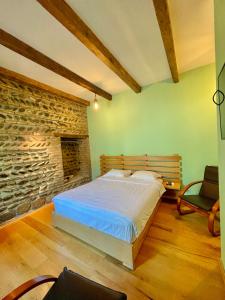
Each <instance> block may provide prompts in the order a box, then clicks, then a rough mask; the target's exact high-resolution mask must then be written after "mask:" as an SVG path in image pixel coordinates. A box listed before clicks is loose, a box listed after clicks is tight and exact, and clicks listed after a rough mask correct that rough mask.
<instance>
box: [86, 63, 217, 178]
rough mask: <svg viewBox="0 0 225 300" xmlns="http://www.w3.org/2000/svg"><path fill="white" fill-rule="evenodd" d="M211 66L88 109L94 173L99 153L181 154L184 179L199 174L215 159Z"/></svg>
mask: <svg viewBox="0 0 225 300" xmlns="http://www.w3.org/2000/svg"><path fill="white" fill-rule="evenodd" d="M214 91H215V67H214V65H208V66H205V67H202V68H199V69H196V70H194V71H190V72H187V73H184V74H183V75H182V76H181V79H180V82H179V83H176V84H174V83H172V82H171V81H164V82H161V83H157V84H152V85H149V86H147V87H145V88H144V89H143V92H142V93H141V94H135V93H134V92H132V91H127V92H123V93H121V94H118V95H116V96H114V97H113V101H112V102H109V101H105V100H101V101H100V109H99V110H98V111H97V112H95V111H93V108H92V107H90V108H89V111H88V122H89V134H90V145H91V159H92V172H93V177H96V176H97V175H99V156H100V155H101V154H121V153H123V154H127V155H129V154H130V155H131V154H133V155H138V154H145V153H148V154H152V155H154V154H156V155H159V154H174V153H179V154H181V155H182V157H183V181H184V183H188V182H190V181H191V180H193V179H200V178H202V176H203V170H204V166H205V165H206V164H217V131H216V107H215V105H214V104H213V103H212V95H213V93H214Z"/></svg>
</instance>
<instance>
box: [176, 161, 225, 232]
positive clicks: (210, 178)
mask: <svg viewBox="0 0 225 300" xmlns="http://www.w3.org/2000/svg"><path fill="white" fill-rule="evenodd" d="M198 183H202V185H201V188H200V192H199V194H198V195H185V193H186V192H187V191H188V190H189V189H190V187H192V186H193V185H195V184H198ZM181 205H184V206H187V207H189V209H187V210H183V209H182V208H181ZM177 210H178V212H179V214H180V215H185V214H190V213H193V212H199V213H200V214H202V215H204V216H206V217H208V229H209V232H211V234H212V235H213V236H218V235H219V234H220V232H219V231H216V230H215V229H214V220H215V217H216V214H217V212H218V211H219V210H220V205H219V184H218V167H216V166H206V168H205V174H204V179H203V180H201V181H194V182H192V183H190V184H188V185H187V186H185V187H184V188H183V190H181V192H180V194H179V197H178V199H177Z"/></svg>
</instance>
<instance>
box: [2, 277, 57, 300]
mask: <svg viewBox="0 0 225 300" xmlns="http://www.w3.org/2000/svg"><path fill="white" fill-rule="evenodd" d="M57 279H58V278H57V277H54V276H51V275H42V276H38V277H35V278H33V279H30V280H28V281H26V282H24V283H23V284H21V285H20V286H18V287H17V288H16V289H15V290H13V291H12V292H11V293H9V294H8V295H7V296H5V297H4V298H3V299H2V300H17V299H19V298H20V297H22V296H23V295H24V294H26V293H27V292H29V291H30V290H32V289H33V288H35V287H37V286H39V285H41V284H43V283H46V282H51V281H54V282H55V281H56V280H57Z"/></svg>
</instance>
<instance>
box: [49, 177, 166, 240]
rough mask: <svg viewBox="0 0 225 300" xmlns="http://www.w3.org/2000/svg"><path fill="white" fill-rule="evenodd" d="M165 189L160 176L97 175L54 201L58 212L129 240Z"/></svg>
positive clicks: (138, 230) (144, 220)
mask: <svg viewBox="0 0 225 300" xmlns="http://www.w3.org/2000/svg"><path fill="white" fill-rule="evenodd" d="M164 191H165V189H164V186H163V184H162V182H161V181H160V180H153V181H151V182H147V181H144V180H140V179H136V178H131V177H128V178H116V177H110V178H107V177H100V178H98V179H96V180H93V181H92V182H90V183H87V184H85V185H82V186H80V187H77V188H75V189H72V190H68V191H66V192H63V193H61V194H58V195H57V196H55V197H54V198H53V201H54V205H55V211H56V213H57V214H59V215H62V216H64V217H67V218H70V219H72V220H74V221H76V222H79V223H81V224H84V225H86V226H89V227H91V228H94V229H97V230H99V231H102V232H104V233H107V234H110V235H112V236H114V237H116V238H118V239H121V240H124V241H126V242H128V243H132V242H133V241H134V240H135V239H136V238H137V237H138V235H139V234H140V233H141V231H142V230H143V228H144V226H145V224H146V222H147V221H148V219H149V217H150V215H151V213H152V212H153V210H154V208H155V206H156V204H157V202H158V200H159V198H160V197H161V195H162V194H163V193H164Z"/></svg>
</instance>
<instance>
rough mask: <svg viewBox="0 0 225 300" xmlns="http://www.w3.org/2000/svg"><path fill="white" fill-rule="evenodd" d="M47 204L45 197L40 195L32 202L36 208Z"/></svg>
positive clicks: (33, 207) (32, 205)
mask: <svg viewBox="0 0 225 300" xmlns="http://www.w3.org/2000/svg"><path fill="white" fill-rule="evenodd" d="M44 204H45V198H44V197H40V198H37V199H35V200H34V201H32V202H31V208H32V209H36V208H39V207H41V206H42V205H44Z"/></svg>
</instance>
